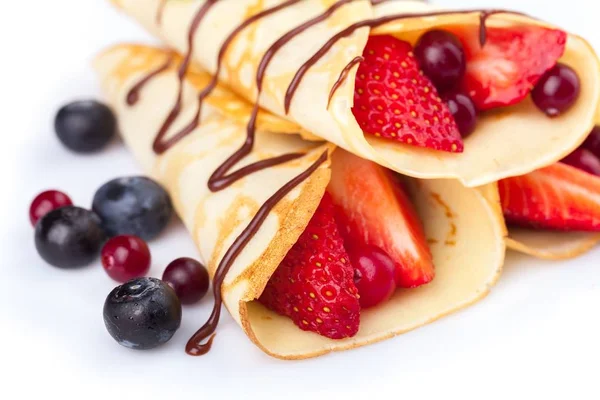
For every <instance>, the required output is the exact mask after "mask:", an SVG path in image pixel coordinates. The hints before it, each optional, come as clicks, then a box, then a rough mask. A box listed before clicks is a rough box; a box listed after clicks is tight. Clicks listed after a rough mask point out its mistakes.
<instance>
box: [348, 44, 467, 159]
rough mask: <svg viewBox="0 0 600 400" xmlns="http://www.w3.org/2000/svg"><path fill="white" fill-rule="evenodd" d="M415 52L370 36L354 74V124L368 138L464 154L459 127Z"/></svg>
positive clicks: (406, 47) (401, 45) (409, 47)
mask: <svg viewBox="0 0 600 400" xmlns="http://www.w3.org/2000/svg"><path fill="white" fill-rule="evenodd" d="M412 51H413V49H412V46H411V45H410V44H409V43H407V42H403V41H401V40H399V39H396V38H395V37H393V36H388V35H385V36H371V37H370V38H369V42H368V43H367V45H366V47H365V51H364V53H363V57H364V58H365V61H363V62H362V63H360V65H359V67H358V72H357V75H356V87H355V92H354V108H353V109H352V112H353V114H354V116H355V117H356V121H357V122H358V124H359V125H360V127H361V129H362V130H363V132H364V133H365V134H367V135H374V136H377V137H381V138H384V139H391V140H398V141H400V142H402V143H407V144H412V145H416V146H420V147H428V148H431V149H435V150H444V151H450V152H459V153H460V152H462V151H463V149H464V145H463V142H462V139H461V136H460V132H459V131H458V126H457V125H456V122H455V121H454V118H452V114H451V113H450V110H449V109H448V106H447V105H446V104H445V103H444V102H443V101H442V99H441V98H440V96H439V93H438V91H437V90H436V88H435V87H434V86H433V84H432V83H431V81H430V80H429V79H428V78H427V77H426V76H424V75H423V74H421V73H420V70H419V65H418V63H417V60H416V58H415V56H414V55H413V53H412Z"/></svg>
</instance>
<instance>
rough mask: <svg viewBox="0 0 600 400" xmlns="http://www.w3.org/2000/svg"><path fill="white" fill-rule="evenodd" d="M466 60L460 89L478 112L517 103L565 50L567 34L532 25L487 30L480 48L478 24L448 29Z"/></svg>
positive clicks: (489, 27) (491, 27)
mask: <svg viewBox="0 0 600 400" xmlns="http://www.w3.org/2000/svg"><path fill="white" fill-rule="evenodd" d="M448 29H450V30H451V31H452V33H454V34H455V35H456V36H457V37H458V38H459V39H460V41H461V42H462V45H463V48H464V50H465V55H466V57H467V72H466V73H465V78H464V80H463V89H464V90H465V91H466V92H467V93H469V96H470V97H471V99H473V102H474V103H475V105H476V106H477V109H478V110H480V111H485V110H490V109H493V108H496V107H504V106H509V105H512V104H517V103H519V102H520V101H522V100H523V99H525V97H527V95H528V94H529V93H530V92H531V88H532V87H533V86H534V85H535V84H536V83H537V82H538V81H539V79H540V77H541V76H542V75H543V74H544V73H545V72H546V71H548V70H549V69H550V68H552V67H553V66H554V65H556V62H557V61H558V59H559V58H560V57H561V56H562V54H563V52H564V51H565V44H566V42H567V33H566V32H563V31H560V30H556V29H547V28H542V27H539V26H533V25H514V26H505V27H504V26H503V27H494V26H488V27H487V29H486V42H485V45H484V46H482V45H481V32H480V29H479V26H478V25H475V24H472V25H462V26H460V27H458V26H453V27H448Z"/></svg>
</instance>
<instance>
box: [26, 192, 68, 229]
mask: <svg viewBox="0 0 600 400" xmlns="http://www.w3.org/2000/svg"><path fill="white" fill-rule="evenodd" d="M71 205H73V202H72V201H71V199H70V198H69V196H68V195H66V194H65V193H63V192H60V191H58V190H47V191H45V192H42V193H40V194H38V195H37V196H36V197H35V199H33V201H32V202H31V206H30V207H29V220H30V221H31V225H33V226H34V227H35V224H36V223H37V222H38V220H39V219H40V218H42V217H43V216H44V215H46V214H48V213H49V212H50V211H52V210H56V209H57V208H61V207H66V206H71Z"/></svg>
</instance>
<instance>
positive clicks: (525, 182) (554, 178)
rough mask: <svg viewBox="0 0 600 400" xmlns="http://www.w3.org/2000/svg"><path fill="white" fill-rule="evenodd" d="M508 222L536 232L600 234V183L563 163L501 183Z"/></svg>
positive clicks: (501, 192) (501, 195)
mask: <svg viewBox="0 0 600 400" xmlns="http://www.w3.org/2000/svg"><path fill="white" fill-rule="evenodd" d="M499 187H500V197H501V201H502V210H503V211H504V215H505V217H506V220H507V222H509V223H511V224H514V225H517V226H524V227H530V228H535V229H551V230H559V231H584V232H586V231H587V232H598V231H600V202H599V201H598V194H599V193H600V179H598V178H596V177H595V176H593V175H590V174H588V173H587V172H585V171H582V170H580V169H577V168H574V167H572V166H570V165H566V164H563V163H556V164H553V165H550V166H548V167H545V168H542V169H540V170H537V171H534V172H531V173H529V174H527V175H524V176H519V177H514V178H507V179H503V180H502V181H500V182H499Z"/></svg>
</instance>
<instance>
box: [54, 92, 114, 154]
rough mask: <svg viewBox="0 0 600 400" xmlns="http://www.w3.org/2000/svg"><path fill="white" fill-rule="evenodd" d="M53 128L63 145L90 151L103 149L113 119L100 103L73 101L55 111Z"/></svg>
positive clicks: (111, 131)
mask: <svg viewBox="0 0 600 400" xmlns="http://www.w3.org/2000/svg"><path fill="white" fill-rule="evenodd" d="M54 129H55V130H56V134H57V135H58V138H59V139H60V141H61V142H62V143H63V144H64V145H65V146H66V147H68V148H69V149H71V150H73V151H75V152H78V153H90V152H94V151H97V150H100V149H101V148H103V147H104V146H105V145H106V144H107V143H108V142H109V141H110V139H111V138H112V137H113V136H114V135H115V133H116V131H117V119H116V118H115V115H114V114H113V112H112V111H111V109H110V108H108V107H107V106H106V105H104V104H102V103H99V102H97V101H93V100H86V101H76V102H73V103H70V104H67V105H66V106H64V107H62V108H61V109H60V110H59V111H58V114H57V115H56V119H55V121H54Z"/></svg>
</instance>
